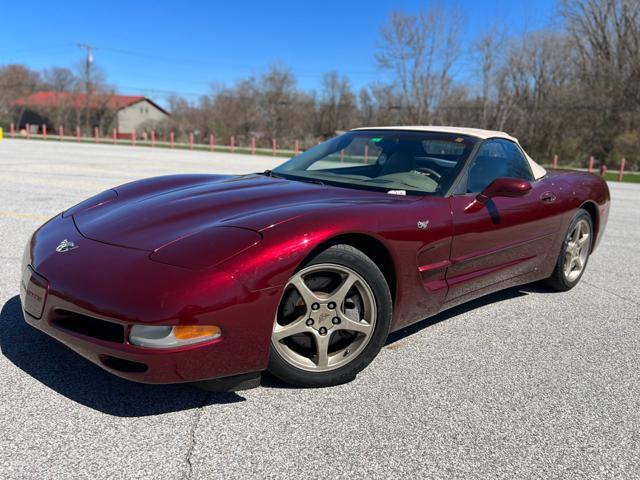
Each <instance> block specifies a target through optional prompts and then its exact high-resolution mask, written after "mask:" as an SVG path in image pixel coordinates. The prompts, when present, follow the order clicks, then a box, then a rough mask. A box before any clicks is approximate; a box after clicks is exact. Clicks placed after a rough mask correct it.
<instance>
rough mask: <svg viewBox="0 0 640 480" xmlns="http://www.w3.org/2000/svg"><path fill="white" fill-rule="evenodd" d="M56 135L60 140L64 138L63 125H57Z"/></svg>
mask: <svg viewBox="0 0 640 480" xmlns="http://www.w3.org/2000/svg"><path fill="white" fill-rule="evenodd" d="M58 137H59V138H60V141H61V142H62V141H63V140H64V125H58Z"/></svg>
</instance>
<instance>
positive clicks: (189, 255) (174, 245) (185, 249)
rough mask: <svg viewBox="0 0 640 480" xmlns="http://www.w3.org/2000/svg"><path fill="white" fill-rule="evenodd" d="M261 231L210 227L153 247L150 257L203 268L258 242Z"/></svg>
mask: <svg viewBox="0 0 640 480" xmlns="http://www.w3.org/2000/svg"><path fill="white" fill-rule="evenodd" d="M260 240H262V235H260V234H259V233H258V232H254V231H253V230H248V229H246V228H240V227H212V228H207V229H206V230H203V231H201V232H198V233H194V234H193V235H189V236H187V237H184V238H180V239H178V240H176V241H174V242H171V243H168V244H167V245H164V246H162V247H160V248H159V249H157V250H156V251H154V252H153V253H152V254H151V256H150V257H149V258H151V260H153V261H155V262H159V263H166V264H168V265H173V266H175V267H184V268H190V269H192V270H204V269H207V268H211V267H214V266H216V265H218V264H219V263H222V262H224V261H225V260H228V259H229V258H231V257H233V256H235V255H238V254H239V253H242V252H244V251H245V250H247V249H249V248H251V247H253V246H254V245H257V244H258V243H259V242H260Z"/></svg>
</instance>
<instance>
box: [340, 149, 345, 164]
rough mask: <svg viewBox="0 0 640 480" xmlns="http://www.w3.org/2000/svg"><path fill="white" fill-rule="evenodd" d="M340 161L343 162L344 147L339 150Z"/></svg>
mask: <svg viewBox="0 0 640 480" xmlns="http://www.w3.org/2000/svg"><path fill="white" fill-rule="evenodd" d="M340 161H341V162H344V148H343V149H342V150H340Z"/></svg>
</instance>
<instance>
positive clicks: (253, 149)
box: [251, 137, 256, 155]
mask: <svg viewBox="0 0 640 480" xmlns="http://www.w3.org/2000/svg"><path fill="white" fill-rule="evenodd" d="M255 154H256V137H251V155H255Z"/></svg>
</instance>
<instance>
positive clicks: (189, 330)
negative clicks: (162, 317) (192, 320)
mask: <svg viewBox="0 0 640 480" xmlns="http://www.w3.org/2000/svg"><path fill="white" fill-rule="evenodd" d="M221 336H222V331H221V330H220V327H217V326H215V325H176V326H173V327H172V326H164V325H134V326H133V327H131V330H130V332H129V342H131V343H132V344H134V345H138V346H140V347H148V348H172V347H181V346H183V345H192V344H194V343H200V342H206V341H209V340H215V339H216V338H220V337H221Z"/></svg>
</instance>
